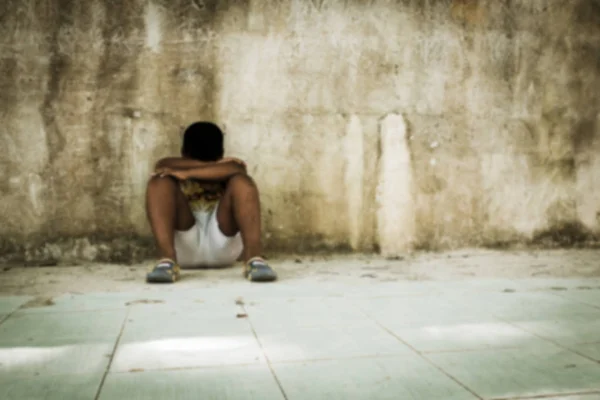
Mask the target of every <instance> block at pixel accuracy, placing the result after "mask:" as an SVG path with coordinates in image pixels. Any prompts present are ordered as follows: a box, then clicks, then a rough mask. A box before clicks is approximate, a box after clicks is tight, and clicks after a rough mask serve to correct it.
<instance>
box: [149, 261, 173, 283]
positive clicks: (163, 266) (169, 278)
mask: <svg viewBox="0 0 600 400" xmlns="http://www.w3.org/2000/svg"><path fill="white" fill-rule="evenodd" d="M178 279H179V265H178V264H177V263H176V262H175V261H173V260H171V259H169V258H163V259H162V260H160V261H159V262H158V263H157V264H156V265H155V266H154V268H153V269H152V271H151V272H149V273H148V275H146V282H148V283H175V281H177V280H178Z"/></svg>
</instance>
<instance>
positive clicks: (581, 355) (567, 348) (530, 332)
mask: <svg viewBox="0 0 600 400" xmlns="http://www.w3.org/2000/svg"><path fill="white" fill-rule="evenodd" d="M505 322H506V323H507V324H509V325H512V326H514V327H515V328H517V329H520V330H522V331H524V332H527V333H529V334H531V335H533V336H535V337H537V338H538V339H540V340H542V341H545V342H548V343H551V344H553V345H555V346H557V347H560V348H561V349H563V350H566V351H568V352H570V353H573V354H575V355H578V356H580V357H583V358H585V359H586V360H589V361H592V362H594V363H596V364H600V361H598V360H595V359H593V358H592V357H590V356H587V355H585V354H582V353H580V352H578V351H575V350H573V349H570V348H569V347H567V345H564V344H562V343H559V342H557V341H556V340H554V339H551V338H547V337H544V336H541V335H539V334H537V333H535V332H533V331H531V330H528V329H526V328H524V327H521V326H519V325H517V324H516V323H515V322H512V321H509V320H505ZM574 345H577V344H574Z"/></svg>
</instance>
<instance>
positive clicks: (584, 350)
mask: <svg viewBox="0 0 600 400" xmlns="http://www.w3.org/2000/svg"><path fill="white" fill-rule="evenodd" d="M568 348H569V349H571V350H573V351H575V352H577V353H579V354H582V355H584V356H586V357H589V358H592V359H594V360H596V361H598V362H600V342H596V343H586V344H576V345H571V346H568Z"/></svg>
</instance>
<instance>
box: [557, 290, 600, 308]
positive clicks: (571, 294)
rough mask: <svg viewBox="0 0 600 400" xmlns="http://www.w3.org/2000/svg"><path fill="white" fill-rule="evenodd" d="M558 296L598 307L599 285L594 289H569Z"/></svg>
mask: <svg viewBox="0 0 600 400" xmlns="http://www.w3.org/2000/svg"><path fill="white" fill-rule="evenodd" d="M560 296H562V297H565V298H567V299H570V300H574V301H578V302H581V303H585V304H589V305H592V306H595V307H598V308H600V286H598V287H597V288H596V289H594V290H569V291H567V292H561V293H560Z"/></svg>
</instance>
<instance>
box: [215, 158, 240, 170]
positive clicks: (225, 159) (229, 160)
mask: <svg viewBox="0 0 600 400" xmlns="http://www.w3.org/2000/svg"><path fill="white" fill-rule="evenodd" d="M217 162H218V163H226V162H234V163H236V164H239V165H241V166H242V167H244V168H246V163H245V162H244V161H242V160H240V159H239V158H235V157H224V158H221V159H220V160H219V161H217Z"/></svg>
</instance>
